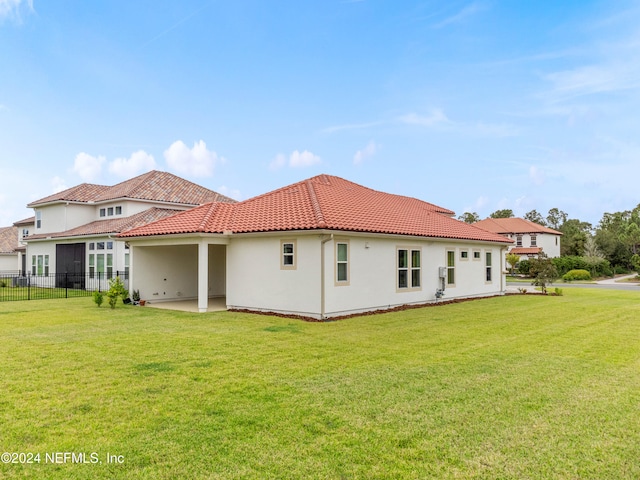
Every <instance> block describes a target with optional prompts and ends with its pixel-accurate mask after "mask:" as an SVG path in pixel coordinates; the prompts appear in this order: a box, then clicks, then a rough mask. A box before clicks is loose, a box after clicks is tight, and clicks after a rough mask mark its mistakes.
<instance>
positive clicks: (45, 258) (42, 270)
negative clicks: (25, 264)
mask: <svg viewBox="0 0 640 480" xmlns="http://www.w3.org/2000/svg"><path fill="white" fill-rule="evenodd" d="M33 258H35V256H34V257H32V260H31V261H32V262H33ZM32 265H33V263H32ZM32 270H33V268H32ZM35 274H36V275H38V276H42V275H45V276H47V277H48V276H49V255H38V257H37V269H36V273H35Z"/></svg>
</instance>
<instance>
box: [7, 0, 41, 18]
mask: <svg viewBox="0 0 640 480" xmlns="http://www.w3.org/2000/svg"><path fill="white" fill-rule="evenodd" d="M25 9H26V10H27V12H28V13H32V12H33V0H0V20H2V19H4V18H11V19H13V20H16V21H18V22H20V21H21V20H22V17H21V15H20V12H21V10H25Z"/></svg>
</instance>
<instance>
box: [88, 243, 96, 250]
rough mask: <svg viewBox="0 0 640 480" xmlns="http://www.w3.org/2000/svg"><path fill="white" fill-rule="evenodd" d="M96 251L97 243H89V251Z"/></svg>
mask: <svg viewBox="0 0 640 480" xmlns="http://www.w3.org/2000/svg"><path fill="white" fill-rule="evenodd" d="M95 249H96V244H95V242H89V250H95Z"/></svg>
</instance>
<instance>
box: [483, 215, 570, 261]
mask: <svg viewBox="0 0 640 480" xmlns="http://www.w3.org/2000/svg"><path fill="white" fill-rule="evenodd" d="M473 225H474V226H476V227H479V228H482V229H484V230H486V231H488V232H493V233H497V234H499V235H504V236H505V237H507V238H511V239H513V240H514V241H515V243H514V244H513V245H512V246H511V247H510V248H509V251H508V253H515V254H516V255H520V258H521V259H522V260H526V259H528V258H537V257H538V255H540V252H541V251H542V252H544V254H545V255H546V256H548V257H559V256H560V237H561V236H562V233H560V232H558V231H557V230H553V229H551V228H547V227H543V226H542V225H540V224H538V223H535V222H530V221H529V220H525V219H524V218H486V219H484V220H481V221H479V222H476V223H474V224H473Z"/></svg>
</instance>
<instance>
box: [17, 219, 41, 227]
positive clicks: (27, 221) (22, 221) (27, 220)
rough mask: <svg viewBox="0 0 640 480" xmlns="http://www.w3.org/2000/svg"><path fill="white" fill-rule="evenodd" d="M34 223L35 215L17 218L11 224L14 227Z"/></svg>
mask: <svg viewBox="0 0 640 480" xmlns="http://www.w3.org/2000/svg"><path fill="white" fill-rule="evenodd" d="M35 223H36V217H29V218H25V219H24V220H18V221H17V222H14V223H13V224H14V225H15V226H16V227H27V226H29V225H34V224H35Z"/></svg>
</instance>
